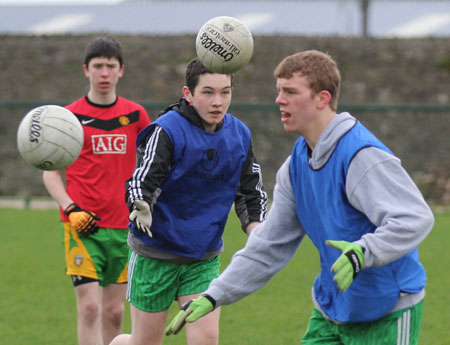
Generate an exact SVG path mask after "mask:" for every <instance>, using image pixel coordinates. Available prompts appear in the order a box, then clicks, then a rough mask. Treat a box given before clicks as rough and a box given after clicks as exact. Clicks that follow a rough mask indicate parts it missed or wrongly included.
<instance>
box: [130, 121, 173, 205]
mask: <svg viewBox="0 0 450 345" xmlns="http://www.w3.org/2000/svg"><path fill="white" fill-rule="evenodd" d="M172 152H173V151H172V142H171V141H170V138H169V136H168V135H167V133H166V132H165V131H164V129H163V128H162V127H160V126H159V125H155V126H154V127H153V128H152V130H151V131H150V132H149V133H148V134H147V136H146V137H145V138H144V139H143V140H142V141H141V142H140V143H139V145H138V148H137V153H136V169H135V170H134V172H133V175H132V176H131V177H130V178H129V179H128V180H127V182H126V183H125V189H126V194H125V198H126V202H127V205H128V208H129V209H130V210H131V209H132V208H133V203H134V201H135V200H144V201H146V202H147V203H148V204H149V206H150V209H151V210H153V206H154V204H155V203H156V200H157V198H158V196H159V194H160V193H161V189H160V187H161V184H162V183H163V182H164V180H165V178H166V176H167V174H168V173H169V171H170V163H171V161H172Z"/></svg>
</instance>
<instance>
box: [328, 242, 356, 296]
mask: <svg viewBox="0 0 450 345" xmlns="http://www.w3.org/2000/svg"><path fill="white" fill-rule="evenodd" d="M325 243H326V244H327V245H329V246H330V247H333V248H336V249H339V250H340V251H342V255H341V256H340V257H339V258H338V259H337V260H336V261H335V262H334V264H333V266H332V267H331V272H335V273H336V275H335V276H334V278H333V280H334V281H335V282H336V284H337V286H338V289H339V290H340V291H341V292H345V290H347V289H348V287H349V286H350V284H351V283H352V282H353V280H354V279H355V278H356V276H357V275H358V273H359V272H360V271H361V268H362V266H363V264H364V250H363V248H362V247H361V246H360V245H359V244H356V243H352V242H347V241H331V240H328V241H326V242H325Z"/></svg>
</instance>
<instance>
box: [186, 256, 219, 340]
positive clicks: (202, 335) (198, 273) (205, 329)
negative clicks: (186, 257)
mask: <svg viewBox="0 0 450 345" xmlns="http://www.w3.org/2000/svg"><path fill="white" fill-rule="evenodd" d="M219 273H220V259H219V257H215V258H212V259H208V260H204V261H198V262H196V263H192V264H188V265H183V268H182V274H181V276H180V281H179V288H178V303H179V304H180V306H182V305H183V304H184V303H186V302H188V301H190V300H192V299H194V298H196V297H198V296H200V294H201V293H202V292H203V291H205V290H206V289H207V288H208V286H209V284H210V283H211V281H212V280H213V279H214V278H217V277H218V276H219ZM219 318H220V309H219V308H218V309H217V310H214V311H213V312H211V313H209V314H208V315H206V316H204V317H202V318H200V319H198V320H197V321H195V322H193V323H187V324H186V326H185V327H186V338H187V343H188V345H217V344H218V343H219Z"/></svg>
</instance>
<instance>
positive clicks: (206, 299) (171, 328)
mask: <svg viewBox="0 0 450 345" xmlns="http://www.w3.org/2000/svg"><path fill="white" fill-rule="evenodd" d="M215 305H216V301H215V300H214V299H213V298H212V297H211V296H208V295H202V296H199V297H197V298H196V299H193V300H190V301H189V302H187V303H185V304H184V305H183V306H182V307H181V310H180V311H179V312H178V314H177V315H175V317H174V318H173V320H172V321H171V322H170V323H169V325H168V326H167V327H166V330H165V332H166V335H171V334H177V333H178V332H179V331H181V329H182V328H183V326H184V325H185V324H186V322H194V321H196V320H198V319H199V318H201V317H202V316H205V315H206V314H208V313H209V312H211V311H213V309H214V307H215Z"/></svg>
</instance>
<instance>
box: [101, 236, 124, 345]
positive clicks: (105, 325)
mask: <svg viewBox="0 0 450 345" xmlns="http://www.w3.org/2000/svg"><path fill="white" fill-rule="evenodd" d="M102 231H103V232H104V238H103V244H104V246H103V247H104V259H103V260H102V264H98V265H97V266H101V267H102V268H103V274H102V280H101V282H100V285H101V286H102V289H101V293H102V299H101V301H102V312H101V314H102V335H103V343H104V344H105V345H107V344H109V343H110V342H111V340H112V339H113V338H114V337H115V336H117V335H118V334H120V333H121V332H122V322H123V313H124V309H125V308H124V302H125V296H126V292H127V284H126V283H127V273H128V252H129V248H128V245H127V237H128V229H102Z"/></svg>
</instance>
